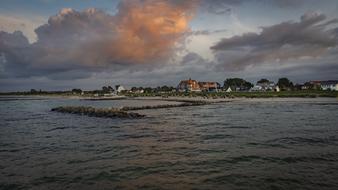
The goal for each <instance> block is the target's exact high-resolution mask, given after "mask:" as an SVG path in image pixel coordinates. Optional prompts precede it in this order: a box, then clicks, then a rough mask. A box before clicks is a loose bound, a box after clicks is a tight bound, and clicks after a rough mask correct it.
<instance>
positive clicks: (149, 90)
mask: <svg viewBox="0 0 338 190" xmlns="http://www.w3.org/2000/svg"><path fill="white" fill-rule="evenodd" d="M152 92H153V89H152V88H150V87H146V88H144V93H152Z"/></svg>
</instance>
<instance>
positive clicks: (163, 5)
mask: <svg viewBox="0 0 338 190" xmlns="http://www.w3.org/2000/svg"><path fill="white" fill-rule="evenodd" d="M195 4H196V2H195V1H187V2H180V1H177V2H175V1H164V0H163V1H153V0H133V1H121V3H120V4H119V5H118V13H117V14H116V15H109V14H107V13H105V12H104V11H101V10H97V9H93V8H91V9H87V10H84V11H75V10H73V9H69V8H65V9H62V10H61V11H60V12H59V13H58V14H57V15H55V16H52V17H50V18H49V20H48V23H47V24H44V25H42V26H39V27H38V28H37V29H36V30H35V33H36V35H37V41H36V42H34V43H32V44H29V43H28V40H27V38H26V37H25V36H23V34H22V33H21V32H14V33H6V32H1V35H2V36H1V38H0V55H3V56H2V57H4V60H5V61H2V62H3V63H2V65H3V67H4V70H5V71H4V72H3V73H1V75H2V76H16V77H28V76H39V75H41V76H44V75H47V76H48V75H50V76H53V77H54V78H58V74H59V73H61V75H60V76H63V75H62V73H65V75H66V76H68V77H69V76H70V74H71V73H79V72H80V71H86V72H96V71H103V70H107V69H112V70H115V69H123V68H127V67H134V65H142V66H136V67H137V68H142V67H147V65H152V64H157V63H161V64H164V63H166V62H168V60H169V59H170V58H171V57H172V56H173V55H174V54H175V52H176V50H177V49H178V48H179V44H181V43H183V39H184V37H186V33H187V32H188V31H189V25H188V24H189V21H190V20H191V18H192V16H193V12H194V9H195ZM150 67H151V66H150ZM82 76H86V75H85V74H84V75H81V74H74V78H79V77H82Z"/></svg>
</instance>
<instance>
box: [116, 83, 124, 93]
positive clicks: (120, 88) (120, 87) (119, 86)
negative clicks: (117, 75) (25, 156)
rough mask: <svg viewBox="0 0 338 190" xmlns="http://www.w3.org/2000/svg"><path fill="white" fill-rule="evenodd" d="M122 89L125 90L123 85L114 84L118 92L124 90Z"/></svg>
mask: <svg viewBox="0 0 338 190" xmlns="http://www.w3.org/2000/svg"><path fill="white" fill-rule="evenodd" d="M124 90H126V89H125V88H124V87H123V86H121V85H116V91H117V92H118V93H120V92H122V91H124Z"/></svg>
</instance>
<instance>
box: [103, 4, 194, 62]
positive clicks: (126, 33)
mask: <svg viewBox="0 0 338 190" xmlns="http://www.w3.org/2000/svg"><path fill="white" fill-rule="evenodd" d="M196 2H197V1H189V2H186V3H172V2H169V1H158V0H156V1H154V0H146V1H139V0H133V1H126V0H125V1H122V2H121V4H120V6H119V12H118V14H117V15H116V27H117V28H116V31H117V37H116V41H114V44H111V46H110V48H109V51H110V52H111V54H112V55H114V56H116V57H115V58H117V59H118V60H121V61H123V60H128V61H130V62H136V63H143V62H147V61H150V60H155V59H163V58H166V57H168V56H170V55H171V53H172V50H173V49H174V48H175V45H176V43H177V42H179V41H180V40H181V39H182V37H183V36H184V34H185V32H187V31H188V30H189V21H190V20H191V18H192V16H193V11H194V8H195V4H196ZM116 44H118V45H116Z"/></svg>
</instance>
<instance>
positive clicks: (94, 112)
mask: <svg viewBox="0 0 338 190" xmlns="http://www.w3.org/2000/svg"><path fill="white" fill-rule="evenodd" d="M51 111H55V112H61V113H71V114H78V115H87V116H92V117H106V118H142V117H144V115H141V114H139V113H133V112H127V111H125V110H120V109H115V108H94V107H85V106H60V107H57V108H52V109H51Z"/></svg>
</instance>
